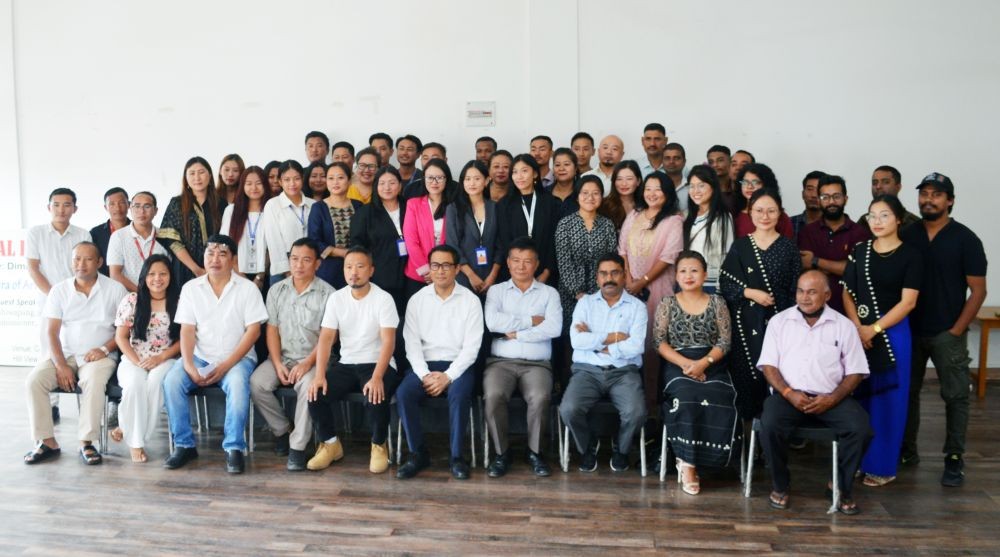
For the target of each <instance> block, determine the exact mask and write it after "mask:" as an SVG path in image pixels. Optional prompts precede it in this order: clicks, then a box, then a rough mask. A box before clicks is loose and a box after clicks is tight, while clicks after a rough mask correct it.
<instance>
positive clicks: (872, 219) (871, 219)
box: [868, 213, 894, 222]
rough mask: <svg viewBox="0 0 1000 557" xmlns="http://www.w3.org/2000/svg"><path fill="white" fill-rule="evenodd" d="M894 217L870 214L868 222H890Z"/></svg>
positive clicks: (883, 214)
mask: <svg viewBox="0 0 1000 557" xmlns="http://www.w3.org/2000/svg"><path fill="white" fill-rule="evenodd" d="M893 216H894V215H893V214H892V213H878V214H875V213H868V222H889V221H890V220H892V217H893Z"/></svg>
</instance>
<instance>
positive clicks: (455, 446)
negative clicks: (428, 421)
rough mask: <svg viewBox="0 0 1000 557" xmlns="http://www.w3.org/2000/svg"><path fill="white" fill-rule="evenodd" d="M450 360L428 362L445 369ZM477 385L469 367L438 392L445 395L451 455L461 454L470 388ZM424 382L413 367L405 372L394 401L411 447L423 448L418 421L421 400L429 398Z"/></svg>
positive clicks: (412, 448)
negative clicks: (443, 390) (414, 371)
mask: <svg viewBox="0 0 1000 557" xmlns="http://www.w3.org/2000/svg"><path fill="white" fill-rule="evenodd" d="M449 365H451V362H427V367H428V369H430V370H431V371H444V370H446V369H448V366H449ZM475 385H476V379H475V374H474V373H473V370H472V369H468V370H466V371H465V373H463V374H462V375H461V376H459V378H458V379H456V380H455V381H453V382H452V384H451V385H449V386H448V388H447V389H446V390H445V392H444V393H443V394H441V395H438V396H439V397H440V396H447V397H448V429H449V436H450V440H451V458H459V457H461V456H462V452H463V451H462V449H463V446H462V443H463V441H464V440H465V432H466V428H468V425H469V407H470V406H471V404H472V388H473V387H474V386H475ZM428 396H429V395H428V394H427V392H426V391H424V386H423V383H422V382H421V381H420V378H419V377H417V375H416V374H415V373H413V370H410V371H407V372H406V377H404V378H403V382H402V383H401V384H400V385H399V388H398V389H396V403H397V404H398V405H399V418H400V419H401V420H402V421H403V429H404V430H405V431H406V442H407V444H409V446H410V450H411V451H419V450H422V449H424V448H425V447H424V430H423V428H422V427H421V425H420V403H421V402H423V400H424V399H426V398H428Z"/></svg>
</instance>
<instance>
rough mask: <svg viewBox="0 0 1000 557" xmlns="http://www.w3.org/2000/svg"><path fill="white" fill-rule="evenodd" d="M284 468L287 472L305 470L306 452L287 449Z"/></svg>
mask: <svg viewBox="0 0 1000 557" xmlns="http://www.w3.org/2000/svg"><path fill="white" fill-rule="evenodd" d="M285 468H286V469H287V470H288V471H289V472H301V471H303V470H305V469H306V452H305V451H299V450H295V449H288V463H287V464H286V465H285Z"/></svg>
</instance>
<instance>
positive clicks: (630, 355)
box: [559, 253, 648, 472]
mask: <svg viewBox="0 0 1000 557" xmlns="http://www.w3.org/2000/svg"><path fill="white" fill-rule="evenodd" d="M596 278H597V284H598V285H600V290H599V291H597V292H595V293H593V294H588V295H586V296H583V297H582V298H580V300H579V301H578V302H577V303H576V308H575V309H574V310H573V323H572V325H571V326H570V329H569V336H570V342H571V343H572V346H573V364H572V366H571V367H570V369H571V370H572V371H573V375H572V376H571V377H570V380H569V385H567V386H566V392H565V393H564V394H563V399H562V404H560V405H559V416H560V417H561V418H562V421H563V423H565V424H566V425H567V426H569V430H570V431H571V432H572V433H573V439H574V440H575V441H576V448H577V450H578V451H580V457H581V458H580V471H581V472H593V471H594V470H597V450H598V448H599V447H600V443H599V442H598V440H597V436H596V435H594V434H593V433H592V432H591V431H590V424H589V422H588V420H587V414H588V413H589V412H590V409H591V408H593V406H594V404H596V403H597V402H598V401H600V400H601V399H603V398H605V397H606V398H608V399H610V400H611V403H612V404H614V406H615V408H616V409H617V410H618V416H619V418H620V425H619V427H618V436H617V444H615V445H613V449H612V453H611V469H612V470H613V471H615V472H623V471H625V470H628V451H629V447H630V446H631V445H632V438H633V437H635V432H636V431H638V430H639V428H640V427H641V426H642V424H643V423H644V422H645V421H646V399H645V396H644V395H643V390H642V376H641V375H640V373H641V371H640V370H641V367H642V354H643V352H644V350H645V345H646V321H647V319H648V316H647V313H646V303H645V302H643V301H641V300H639V299H638V298H636V297H634V296H632V295H631V294H629V293H628V292H625V260H624V259H622V257H621V256H620V255H618V254H617V253H609V254H606V255H604V256H603V257H601V258H600V259H599V260H598V261H597V277H596Z"/></svg>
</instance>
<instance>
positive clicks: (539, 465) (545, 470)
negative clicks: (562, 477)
mask: <svg viewBox="0 0 1000 557" xmlns="http://www.w3.org/2000/svg"><path fill="white" fill-rule="evenodd" d="M528 466H530V467H531V471H532V472H534V473H535V475H536V476H539V477H542V478H544V477H546V476H551V475H552V469H551V468H549V465H548V463H546V462H545V459H543V458H542V455H540V454H538V453H536V452H535V451H532V450H531V449H528Z"/></svg>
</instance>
